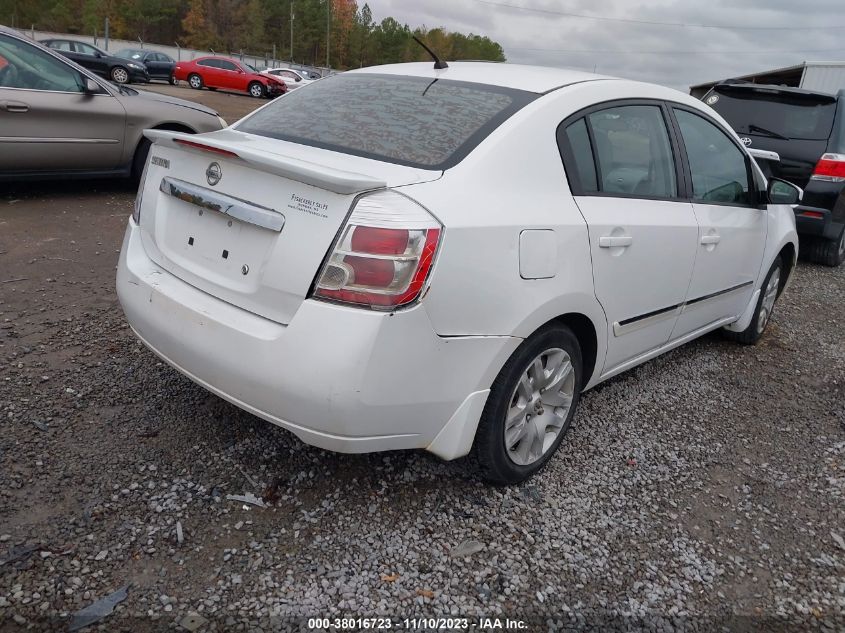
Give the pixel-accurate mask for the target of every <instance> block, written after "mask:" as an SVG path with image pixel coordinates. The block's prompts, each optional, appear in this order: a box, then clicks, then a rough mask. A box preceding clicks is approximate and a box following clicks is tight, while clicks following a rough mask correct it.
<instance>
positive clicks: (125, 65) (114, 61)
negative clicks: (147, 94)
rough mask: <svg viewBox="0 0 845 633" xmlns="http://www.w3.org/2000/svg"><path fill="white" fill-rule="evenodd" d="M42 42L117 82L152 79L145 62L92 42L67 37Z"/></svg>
mask: <svg viewBox="0 0 845 633" xmlns="http://www.w3.org/2000/svg"><path fill="white" fill-rule="evenodd" d="M41 43H42V44H44V46H47V47H48V48H52V49H53V50H54V51H56V52H57V53H61V54H62V55H64V56H65V57H67V58H68V59H72V60H73V61H75V62H76V63H77V64H79V65H80V66H83V67H84V68H87V69H88V70H90V71H91V72H93V73H96V74H98V75H99V76H100V77H105V78H106V79H110V80H111V81H113V82H115V83H118V84H127V83H132V82H143V83H147V82H149V81H150V75H149V73H148V72H147V67H146V66H144V64H143V63H141V62H138V61H134V60H131V59H124V58H122V57H117V56H114V55H110V54H109V53H107V52H106V51H104V50H102V49H100V48H97V47H96V46H94V45H92V44H88V43H86V42H80V41H78V40H66V39H49V40H41Z"/></svg>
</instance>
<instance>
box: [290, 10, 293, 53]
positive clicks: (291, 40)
mask: <svg viewBox="0 0 845 633" xmlns="http://www.w3.org/2000/svg"><path fill="white" fill-rule="evenodd" d="M290 63H291V64H292V63H293V0H290Z"/></svg>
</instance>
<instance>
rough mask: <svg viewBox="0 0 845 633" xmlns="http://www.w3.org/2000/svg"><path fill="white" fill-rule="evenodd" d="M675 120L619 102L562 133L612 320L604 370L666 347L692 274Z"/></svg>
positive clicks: (661, 108) (652, 105)
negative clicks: (672, 128) (673, 128)
mask: <svg viewBox="0 0 845 633" xmlns="http://www.w3.org/2000/svg"><path fill="white" fill-rule="evenodd" d="M669 120H670V119H669V112H668V110H667V108H666V106H665V105H663V104H662V103H660V102H652V101H622V102H615V103H612V104H602V105H600V106H596V107H593V108H591V109H588V110H586V111H583V112H581V113H579V114H577V115H575V116H573V117H570V118H569V119H567V120H566V121H565V122H564V123H563V125H561V126H560V128H559V129H558V142H559V145H560V148H561V153H562V155H563V157H564V162H565V163H566V172H567V176H568V178H569V182H570V187H571V189H572V192H573V194H574V196H575V201H576V203H577V205H578V207H579V209H580V210H581V213H582V215H583V216H584V219H585V220H586V222H587V226H588V229H589V239H590V252H591V255H592V260H593V279H594V285H595V292H596V297H597V298H598V300H599V302H600V303H601V305H602V307H603V308H604V312H605V315H606V317H607V322H608V341H607V357H606V359H605V363H604V370H603V373H607V372H609V371H611V370H613V369H614V368H618V367H620V366H621V365H624V364H626V363H627V362H629V361H632V360H634V359H636V358H637V357H638V356H641V355H643V354H645V353H647V352H649V351H652V350H654V349H656V348H659V347H661V346H662V345H664V344H665V343H666V342H667V341H668V340H669V337H670V335H671V334H672V330H673V328H674V326H675V322H676V320H677V316H678V314H679V313H680V310H681V307H682V305H683V303H684V299H685V297H686V292H687V287H688V286H689V282H690V278H691V276H692V270H693V263H694V259H695V251H696V244H697V241H698V225H697V223H696V220H695V215H694V213H693V210H692V205H691V204H690V203H689V202H688V201H686V200H684V199H683V198H682V195H681V192H682V191H683V177H682V171H681V169H680V166H679V162H678V161H677V160H676V157H677V156H678V155H679V150H678V147H677V144H676V141H675V139H674V138H673V137H672V135H670V134H669V129H670V128H669V124H668V121H669Z"/></svg>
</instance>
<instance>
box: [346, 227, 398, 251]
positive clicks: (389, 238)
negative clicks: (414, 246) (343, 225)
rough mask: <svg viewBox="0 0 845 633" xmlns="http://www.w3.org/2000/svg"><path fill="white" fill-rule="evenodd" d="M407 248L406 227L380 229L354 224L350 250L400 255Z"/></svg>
mask: <svg viewBox="0 0 845 633" xmlns="http://www.w3.org/2000/svg"><path fill="white" fill-rule="evenodd" d="M407 248H408V229H380V228H377V227H373V226H356V227H355V231H353V233H352V250H353V251H355V252H356V253H371V254H372V255H401V254H402V253H404V252H405V249H407Z"/></svg>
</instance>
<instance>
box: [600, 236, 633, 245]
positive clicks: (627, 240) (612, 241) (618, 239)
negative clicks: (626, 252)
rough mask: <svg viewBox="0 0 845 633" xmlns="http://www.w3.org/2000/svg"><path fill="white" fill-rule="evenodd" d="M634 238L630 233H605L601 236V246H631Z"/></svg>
mask: <svg viewBox="0 0 845 633" xmlns="http://www.w3.org/2000/svg"><path fill="white" fill-rule="evenodd" d="M633 241H634V238H633V237H631V236H630V235H603V236H601V237H600V238H599V247H600V248H614V247H616V246H622V247H623V248H624V247H626V246H630V245H631V244H632V243H633Z"/></svg>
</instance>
